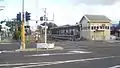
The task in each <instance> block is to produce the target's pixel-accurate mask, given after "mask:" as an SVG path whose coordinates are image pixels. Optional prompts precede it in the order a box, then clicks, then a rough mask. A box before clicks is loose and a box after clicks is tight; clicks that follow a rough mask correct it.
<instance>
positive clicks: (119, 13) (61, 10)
mask: <svg viewBox="0 0 120 68" xmlns="http://www.w3.org/2000/svg"><path fill="white" fill-rule="evenodd" d="M21 4H22V0H4V2H2V1H1V3H0V5H5V6H6V7H5V10H4V11H1V13H0V18H1V19H0V20H2V19H4V18H7V19H11V18H15V17H16V14H17V13H18V12H21V9H22V8H21ZM36 4H38V5H36ZM36 6H38V8H36ZM42 8H47V12H48V17H49V19H52V15H53V13H54V15H55V23H56V24H57V25H65V24H71V25H74V24H75V23H76V22H79V21H80V19H81V17H82V16H83V15H84V14H99V15H106V16H107V17H108V18H110V19H111V20H112V21H113V23H118V21H119V20H120V1H119V0H25V10H27V11H28V12H30V13H31V16H32V17H31V18H32V20H35V19H36V15H38V17H40V16H42V15H43V9H42ZM36 9H37V10H36ZM36 11H37V12H38V13H37V12H36ZM36 13H37V14H36ZM37 19H39V18H37ZM30 24H31V25H32V26H34V25H35V22H34V21H30Z"/></svg>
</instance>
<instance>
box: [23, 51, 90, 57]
mask: <svg viewBox="0 0 120 68" xmlns="http://www.w3.org/2000/svg"><path fill="white" fill-rule="evenodd" d="M81 53H82V54H83V53H92V52H86V51H68V52H67V53H53V54H34V55H25V56H55V55H69V54H81Z"/></svg>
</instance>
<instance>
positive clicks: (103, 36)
mask: <svg viewBox="0 0 120 68" xmlns="http://www.w3.org/2000/svg"><path fill="white" fill-rule="evenodd" d="M79 24H80V27H81V32H80V36H81V37H82V38H85V39H88V40H109V39H110V26H111V20H110V19H109V18H107V17H106V16H104V15H84V16H83V17H82V19H81V20H80V22H79Z"/></svg>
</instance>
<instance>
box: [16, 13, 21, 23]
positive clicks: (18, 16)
mask: <svg viewBox="0 0 120 68" xmlns="http://www.w3.org/2000/svg"><path fill="white" fill-rule="evenodd" d="M17 21H20V22H21V13H20V12H19V13H18V14H17Z"/></svg>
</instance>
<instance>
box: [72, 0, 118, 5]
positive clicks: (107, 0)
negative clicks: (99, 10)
mask: <svg viewBox="0 0 120 68" xmlns="http://www.w3.org/2000/svg"><path fill="white" fill-rule="evenodd" d="M71 2H72V3H73V4H76V5H78V4H80V3H84V4H87V5H112V4H114V3H116V2H119V0H71Z"/></svg>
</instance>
